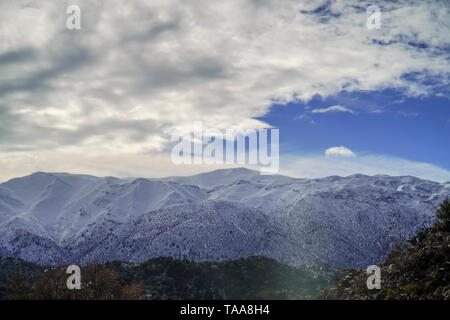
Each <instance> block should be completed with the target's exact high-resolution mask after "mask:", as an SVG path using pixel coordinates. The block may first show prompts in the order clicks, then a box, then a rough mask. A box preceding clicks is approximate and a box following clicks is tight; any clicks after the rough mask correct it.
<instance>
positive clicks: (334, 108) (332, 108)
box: [311, 105, 355, 113]
mask: <svg viewBox="0 0 450 320" xmlns="http://www.w3.org/2000/svg"><path fill="white" fill-rule="evenodd" d="M311 112H312V113H327V112H349V113H355V112H354V111H353V110H352V109H349V108H347V107H344V106H341V105H335V106H330V107H328V108H319V109H312V110H311Z"/></svg>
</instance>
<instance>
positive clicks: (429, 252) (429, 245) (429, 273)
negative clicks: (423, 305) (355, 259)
mask: <svg viewBox="0 0 450 320" xmlns="http://www.w3.org/2000/svg"><path fill="white" fill-rule="evenodd" d="M438 218H439V220H438V221H436V223H435V224H434V225H433V227H431V228H428V229H426V230H423V231H421V232H420V233H418V234H417V235H416V236H415V237H413V238H412V239H411V240H410V241H409V245H408V246H405V245H404V246H399V247H398V248H396V249H395V250H393V251H392V252H390V254H389V255H388V257H387V259H386V261H385V262H384V263H383V264H381V265H380V268H381V273H380V277H381V288H380V289H372V290H369V289H367V285H366V281H367V277H368V275H367V274H366V272H365V271H360V270H353V271H351V272H350V273H348V274H347V275H345V276H344V277H342V278H341V279H340V280H339V281H338V283H337V285H336V286H334V287H332V288H329V289H327V290H326V291H325V292H323V293H322V294H321V295H320V296H319V298H320V299H363V300H366V299H402V300H404V299H406V300H407V299H412V300H419V299H433V300H442V299H446V300H449V299H450V202H449V201H444V202H443V203H442V205H441V207H440V209H439V211H438Z"/></svg>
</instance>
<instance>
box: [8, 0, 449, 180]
mask: <svg viewBox="0 0 450 320" xmlns="http://www.w3.org/2000/svg"><path fill="white" fill-rule="evenodd" d="M372 4H373V3H372V2H369V1H343V0H335V1H333V0H328V1H300V0H298V1H296V0H286V1H271V0H231V1H222V2H220V3H219V2H212V1H208V0H199V1H189V0H188V1H174V0H163V1H158V0H152V1H138V0H132V1H122V0H118V1H114V2H112V1H89V0H83V1H75V0H70V1H43V0H41V1H31V0H26V1H25V0H17V1H0V39H1V41H0V167H1V168H2V169H1V170H0V181H5V180H7V179H10V178H13V177H17V176H23V175H27V174H30V173H32V172H35V171H48V172H54V171H58V172H61V171H64V172H71V173H86V174H93V175H98V176H106V175H112V176H120V177H126V176H141V177H161V176H170V175H188V174H194V173H198V172H204V171H209V170H213V169H217V168H221V167H224V166H222V165H206V164H196V165H181V166H179V165H175V164H174V163H172V162H171V158H170V152H171V148H173V143H172V141H171V134H172V133H173V132H175V131H177V130H183V131H189V130H191V128H192V127H193V125H194V123H195V122H196V121H201V122H202V123H203V125H204V126H205V127H210V128H217V129H218V130H226V129H235V130H238V131H245V130H247V129H259V128H278V129H279V133H280V173H282V174H286V175H291V176H295V177H307V178H316V177H324V176H328V175H343V176H345V175H349V174H354V173H363V174H370V175H374V174H389V175H414V176H418V177H421V178H426V179H431V180H435V181H442V182H444V181H450V160H449V159H450V151H449V149H450V148H449V143H448V141H450V101H449V98H450V90H449V73H450V25H449V21H450V4H449V2H448V1H445V0H442V1H440V0H429V1H423V0H422V1H376V4H377V6H378V7H379V9H380V11H379V13H380V16H379V17H380V20H379V21H380V25H379V28H369V27H368V24H367V21H368V19H371V17H372V14H373V11H371V12H367V8H368V7H369V6H370V5H372ZM71 5H76V6H78V7H79V8H80V21H81V29H73V30H72V29H68V28H67V23H66V22H67V19H68V18H69V17H70V15H71V13H69V14H68V13H67V8H68V7H69V6H71Z"/></svg>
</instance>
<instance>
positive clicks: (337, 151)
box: [325, 146, 356, 157]
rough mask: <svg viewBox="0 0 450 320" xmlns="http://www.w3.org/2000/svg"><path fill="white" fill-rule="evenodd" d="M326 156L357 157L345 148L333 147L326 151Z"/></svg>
mask: <svg viewBox="0 0 450 320" xmlns="http://www.w3.org/2000/svg"><path fill="white" fill-rule="evenodd" d="M325 155H326V156H340V157H355V156H356V155H355V154H354V153H353V151H352V150H350V149H349V148H346V147H344V146H340V147H332V148H328V149H327V150H325Z"/></svg>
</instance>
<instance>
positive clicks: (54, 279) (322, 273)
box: [0, 257, 337, 300]
mask: <svg viewBox="0 0 450 320" xmlns="http://www.w3.org/2000/svg"><path fill="white" fill-rule="evenodd" d="M8 261H9V262H8V263H9V264H13V261H14V260H12V259H10V260H8ZM0 262H1V261H0ZM14 263H15V264H16V267H17V265H19V266H20V265H22V266H33V268H31V269H30V268H28V269H26V268H22V269H19V272H11V270H12V268H9V267H8V270H9V271H10V272H9V276H8V277H4V278H3V279H1V278H0V284H1V285H3V287H6V288H5V290H4V292H6V293H7V295H6V294H4V295H3V296H2V298H6V297H8V298H11V299H109V298H114V299H139V298H142V297H143V296H145V297H146V298H148V299H155V300H160V299H196V300H202V299H236V300H243V299H311V298H313V297H315V296H316V295H317V294H318V293H319V292H321V291H323V290H324V289H325V288H327V287H328V286H329V285H330V284H331V283H332V282H333V281H334V278H335V275H336V272H337V270H336V269H334V268H330V267H327V266H302V267H291V266H288V265H284V264H281V263H278V262H277V261H275V260H273V259H269V258H265V257H249V258H245V259H239V260H229V261H223V262H200V263H198V262H193V261H188V260H175V259H172V258H156V259H151V260H148V261H147V262H145V263H142V264H132V263H122V262H112V263H108V264H105V265H89V266H84V267H82V283H83V289H82V290H80V291H78V292H76V291H69V290H67V288H66V279H67V275H66V274H65V268H64V267H56V268H43V267H38V266H35V265H32V264H27V263H25V262H23V261H16V262H14ZM0 270H5V269H4V268H3V267H2V264H1V263H0ZM87 284H89V285H87Z"/></svg>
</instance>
